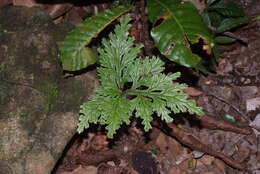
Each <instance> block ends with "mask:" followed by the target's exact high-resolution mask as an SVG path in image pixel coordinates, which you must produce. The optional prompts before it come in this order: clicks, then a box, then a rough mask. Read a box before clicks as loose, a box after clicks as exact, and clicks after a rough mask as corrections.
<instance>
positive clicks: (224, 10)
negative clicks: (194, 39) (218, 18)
mask: <svg viewBox="0 0 260 174" xmlns="http://www.w3.org/2000/svg"><path fill="white" fill-rule="evenodd" d="M209 9H212V10H215V11H217V12H218V13H220V14H222V15H223V16H226V17H243V16H245V14H244V12H243V10H242V9H241V8H239V7H238V6H237V5H236V4H235V3H233V2H225V3H216V4H214V5H212V6H211V7H210V8H209Z"/></svg>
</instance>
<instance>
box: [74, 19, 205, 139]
mask: <svg viewBox="0 0 260 174" xmlns="http://www.w3.org/2000/svg"><path fill="white" fill-rule="evenodd" d="M130 20H131V18H130V17H129V16H125V17H124V18H122V20H121V22H120V24H119V25H117V26H116V27H115V32H114V33H111V34H110V35H109V39H108V40H105V39H104V40H103V41H102V44H103V47H102V48H100V49H99V54H100V64H101V67H100V68H98V70H97V72H98V75H99V78H100V81H101V87H100V88H98V89H96V96H95V97H94V98H92V99H91V100H90V101H88V102H86V103H84V104H83V105H82V106H81V108H80V119H79V120H80V122H79V125H78V132H82V131H83V130H84V129H85V128H88V127H89V124H90V123H95V124H97V123H99V124H102V125H106V129H107V131H108V133H107V135H108V137H109V138H112V137H113V135H114V134H115V133H116V131H117V130H118V129H119V128H120V126H121V125H122V124H123V123H126V124H129V123H130V120H129V119H130V117H131V116H136V117H139V118H141V119H142V124H143V125H144V130H145V131H148V130H149V129H150V128H151V124H150V123H151V121H152V120H153V117H152V115H153V113H157V115H158V116H159V117H161V119H162V120H164V121H166V122H171V121H172V120H173V118H172V117H170V116H169V114H170V113H171V112H174V113H180V112H189V113H192V114H193V113H195V114H202V113H203V112H202V110H201V108H200V107H197V106H196V103H195V101H193V100H188V99H187V97H188V96H187V94H185V93H183V89H185V88H186V87H187V86H186V85H185V84H178V83H176V84H173V82H172V81H173V80H176V79H177V78H178V77H179V76H180V73H174V74H171V75H165V74H163V73H162V72H163V71H164V63H163V62H162V61H161V60H160V59H159V58H156V57H152V58H148V57H146V58H144V59H141V58H137V54H138V53H139V51H140V49H141V48H142V46H141V45H135V44H134V39H133V38H131V37H129V36H128V30H129V28H130V24H129V22H130Z"/></svg>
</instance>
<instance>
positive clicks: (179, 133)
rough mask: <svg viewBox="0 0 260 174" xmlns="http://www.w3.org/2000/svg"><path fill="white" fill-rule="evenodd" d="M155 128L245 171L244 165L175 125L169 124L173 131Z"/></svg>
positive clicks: (194, 148) (192, 147)
mask: <svg viewBox="0 0 260 174" xmlns="http://www.w3.org/2000/svg"><path fill="white" fill-rule="evenodd" d="M154 126H155V127H157V128H158V129H160V130H162V131H163V132H165V133H166V134H168V135H169V136H171V137H175V138H176V139H177V140H178V141H179V142H180V143H182V144H184V145H186V146H188V147H190V148H191V149H193V150H197V151H200V152H204V153H207V154H209V155H211V156H214V157H217V158H219V159H222V160H223V161H224V162H225V163H227V164H228V165H230V166H231V167H233V168H237V169H240V170H243V169H245V166H244V165H243V164H240V163H238V162H236V161H234V160H233V159H231V158H230V157H228V156H226V155H225V154H223V153H221V152H217V151H215V150H213V149H212V148H210V147H209V146H208V145H206V144H204V143H202V142H201V141H200V140H199V139H197V138H196V137H194V136H193V135H192V134H191V133H189V132H187V131H184V130H183V129H180V128H179V127H177V126H176V125H175V124H168V126H169V127H170V128H171V131H170V132H169V131H167V132H166V131H165V130H163V129H162V128H160V127H159V126H158V125H157V124H154Z"/></svg>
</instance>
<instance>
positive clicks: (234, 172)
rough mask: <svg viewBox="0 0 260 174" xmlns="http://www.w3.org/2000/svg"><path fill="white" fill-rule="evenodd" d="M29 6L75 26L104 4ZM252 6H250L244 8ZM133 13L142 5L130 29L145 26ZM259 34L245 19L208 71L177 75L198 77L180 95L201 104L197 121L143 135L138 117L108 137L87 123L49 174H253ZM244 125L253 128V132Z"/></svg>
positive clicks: (258, 121)
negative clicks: (243, 40) (88, 127)
mask: <svg viewBox="0 0 260 174" xmlns="http://www.w3.org/2000/svg"><path fill="white" fill-rule="evenodd" d="M16 2H19V1H16ZM27 2H28V1H27ZM238 3H239V4H240V5H242V7H243V8H244V9H245V11H246V12H247V14H248V15H250V16H249V17H250V18H251V19H253V17H255V15H256V14H257V8H259V6H260V5H259V2H258V1H257V0H255V1H253V0H251V1H248V2H245V1H242V0H241V1H239V2H238ZM83 4H84V3H83ZM23 5H28V4H23ZM33 5H35V3H33ZM37 5H39V6H43V7H45V8H46V9H47V11H48V12H49V13H50V14H52V15H53V20H54V22H55V23H60V22H61V21H66V22H70V23H72V24H76V23H79V22H80V21H82V19H83V18H84V17H85V16H87V15H90V14H93V12H94V11H95V10H102V9H104V8H108V4H107V3H104V4H102V3H100V4H92V5H88V4H84V5H85V6H84V7H81V6H80V5H78V6H73V5H71V4H63V6H62V7H60V8H59V9H62V10H60V11H61V12H63V13H61V12H59V13H58V12H56V13H54V11H55V10H53V9H54V5H49V6H46V5H42V4H37ZM56 7H57V5H56ZM253 7H255V8H253ZM141 8H142V4H141ZM252 8H253V9H254V10H249V9H252ZM57 11H58V10H57ZM51 12H52V13H51ZM258 15H259V14H258ZM140 16H141V17H142V16H143V14H142V9H136V11H135V18H136V23H135V25H134V27H137V28H138V26H144V27H147V23H145V21H143V20H141V19H142V18H140ZM135 31H136V30H134V29H133V31H132V33H133V35H135V37H136V38H137V41H138V42H144V41H145V40H146V39H147V33H143V32H145V31H139V32H140V33H141V34H140V33H135ZM259 31H260V21H259V20H254V21H253V20H252V21H251V22H250V23H249V24H248V25H246V26H243V27H241V28H239V29H238V30H236V31H235V34H236V35H237V36H239V37H241V38H246V39H247V41H248V43H247V44H245V43H239V42H236V43H234V44H232V45H224V46H220V50H221V58H220V59H219V60H218V66H217V73H216V74H210V75H208V76H203V75H200V74H196V73H194V72H193V73H185V74H189V76H185V77H186V79H184V81H186V82H188V83H189V84H190V83H191V81H190V80H187V78H194V79H198V80H192V84H191V85H192V86H193V87H195V88H189V90H187V91H186V92H187V93H189V94H190V95H191V96H192V97H194V98H195V99H196V100H197V102H198V103H199V105H200V106H202V107H203V108H204V110H205V112H206V113H207V115H206V116H204V118H196V117H193V116H187V115H177V116H175V118H176V119H175V124H172V125H168V126H166V125H161V124H156V123H155V124H154V128H153V129H152V131H150V132H149V133H146V134H144V133H143V132H142V129H141V128H140V129H139V123H138V121H134V122H133V124H132V126H131V128H126V127H123V128H122V129H121V131H119V133H118V135H117V137H116V138H115V139H114V140H113V141H111V140H107V138H106V136H104V135H105V134H104V131H103V130H102V128H99V127H95V128H92V129H91V130H88V131H85V132H84V133H82V134H81V135H75V136H74V138H73V139H72V140H71V142H70V143H69V144H68V145H67V148H66V150H65V151H64V154H63V157H62V158H60V160H59V162H58V163H57V164H56V167H55V169H54V170H53V172H52V174H81V173H88V174H95V173H98V174H121V173H122V174H127V173H129V174H138V173H140V174H150V173H151V174H155V173H160V174H222V173H223V174H224V173H227V174H258V173H260V165H259V164H260V136H259V131H257V130H259V126H260V111H259V109H260V108H259V103H260V102H259V101H260V36H259V35H260V32H259ZM145 45H146V46H147V49H146V50H144V51H143V53H142V54H149V53H150V50H151V49H152V46H151V42H148V43H146V44H145ZM168 67H169V71H172V70H171V68H172V67H174V68H177V67H176V66H175V65H173V64H172V63H169V64H168ZM181 70H182V71H186V72H191V71H190V70H187V69H181ZM191 74H192V75H191ZM194 74H195V75H194ZM194 82H195V83H194ZM212 120H213V121H212ZM214 123H217V124H214ZM176 125H178V127H177V126H176ZM248 125H251V126H252V127H254V128H255V129H254V131H253V132H252V129H251V128H250V127H249V126H248ZM170 128H172V130H174V131H172V130H171V129H170ZM127 129H128V130H127ZM125 130H127V131H125ZM178 131H179V132H178ZM194 137H195V138H197V139H198V140H200V141H201V142H203V143H204V144H205V145H208V146H201V149H202V150H208V152H209V153H208V152H207V153H202V152H200V151H201V150H200V149H199V147H197V146H196V142H197V141H196V139H193V138H194ZM185 138H186V139H185ZM180 139H181V141H180ZM180 142H181V143H180ZM190 142H191V143H190ZM192 143H193V144H192ZM190 147H191V148H190ZM192 147H194V148H192ZM205 147H209V148H211V149H206V148H205ZM211 150H215V151H216V152H218V153H215V152H213V151H211ZM219 152H220V153H219ZM229 158H230V159H229ZM230 160H233V161H230ZM231 166H232V167H231ZM237 168H240V170H239V169H237ZM241 169H242V170H241Z"/></svg>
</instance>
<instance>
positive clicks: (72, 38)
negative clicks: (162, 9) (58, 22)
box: [60, 6, 133, 71]
mask: <svg viewBox="0 0 260 174" xmlns="http://www.w3.org/2000/svg"><path fill="white" fill-rule="evenodd" d="M132 8H133V7H132V6H129V7H122V6H119V7H117V8H114V9H112V10H105V11H103V12H101V13H98V14H97V15H96V16H93V17H90V18H87V19H86V20H85V21H83V22H81V23H80V24H78V25H77V26H76V27H75V28H74V29H73V30H72V31H71V32H70V33H69V34H68V35H67V36H66V37H65V40H64V41H63V42H62V44H61V47H60V52H61V53H60V60H61V62H62V67H63V69H64V70H68V71H76V70H80V69H83V68H86V67H87V66H89V65H91V64H94V63H95V62H96V61H97V57H96V56H95V54H94V53H93V51H92V50H91V49H90V48H87V47H86V45H88V44H89V43H90V41H91V40H92V39H93V38H95V37H97V35H98V34H99V33H100V32H101V31H102V30H103V29H104V28H105V27H106V26H108V25H109V24H111V23H112V22H113V21H114V20H115V19H117V18H118V17H119V16H121V15H122V14H123V13H126V12H127V11H129V10H131V9H132Z"/></svg>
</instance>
